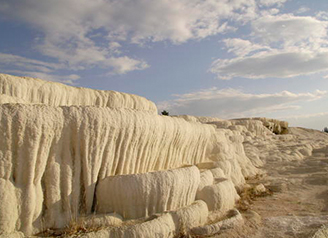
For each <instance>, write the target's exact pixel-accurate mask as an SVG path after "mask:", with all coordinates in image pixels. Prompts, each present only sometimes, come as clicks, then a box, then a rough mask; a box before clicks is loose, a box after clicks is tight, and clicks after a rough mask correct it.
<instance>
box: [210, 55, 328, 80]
mask: <svg viewBox="0 0 328 238" xmlns="http://www.w3.org/2000/svg"><path fill="white" fill-rule="evenodd" d="M327 70H328V51H327V52H322V53H317V52H311V51H304V52H302V51H290V52H288V51H286V52H284V51H272V52H261V53H258V54H255V55H252V56H249V57H238V58H233V59H226V60H221V59H218V60H216V61H214V62H213V64H212V66H211V69H210V71H211V72H212V73H215V74H217V75H218V77H219V78H221V79H231V78H234V77H245V78H253V79H256V78H271V77H274V78H289V77H294V76H298V75H304V74H311V73H317V72H322V71H327Z"/></svg>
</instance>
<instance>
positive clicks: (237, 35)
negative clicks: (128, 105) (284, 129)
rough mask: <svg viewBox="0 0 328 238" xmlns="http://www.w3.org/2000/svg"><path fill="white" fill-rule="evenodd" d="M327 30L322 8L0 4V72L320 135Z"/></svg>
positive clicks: (296, 2)
mask: <svg viewBox="0 0 328 238" xmlns="http://www.w3.org/2000/svg"><path fill="white" fill-rule="evenodd" d="M327 29H328V2H327V1H326V0H316V1H309V0H308V1H305V0H303V1H301V0H156V1H154V0H93V1H90V0H47V1H45V0H0V30H1V32H2V34H1V37H0V72H2V73H8V74H13V75H21V76H31V77H38V78H42V79H46V80H51V81H57V82H62V83H66V84H70V85H74V86H78V87H88V88H94V89H101V90H116V91H121V92H127V93H133V94H137V95H141V96H144V97H146V98H148V99H150V100H152V101H154V102H155V103H156V104H157V105H158V108H159V110H160V111H161V110H164V109H165V110H168V111H169V112H170V113H171V114H189V115H202V116H216V117H220V118H237V117H257V116H266V117H273V118H278V119H284V120H287V121H289V122H290V124H291V125H292V126H303V127H308V128H315V129H320V130H322V129H323V128H324V127H325V126H328V110H327V108H328V106H327V105H328V36H327Z"/></svg>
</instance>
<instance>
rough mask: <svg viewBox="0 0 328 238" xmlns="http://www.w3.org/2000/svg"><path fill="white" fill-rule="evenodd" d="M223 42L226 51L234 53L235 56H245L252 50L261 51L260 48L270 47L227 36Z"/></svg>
mask: <svg viewBox="0 0 328 238" xmlns="http://www.w3.org/2000/svg"><path fill="white" fill-rule="evenodd" d="M223 42H224V43H225V45H226V47H227V51H228V52H232V53H234V54H235V55H236V56H246V55H249V54H250V53H252V52H254V51H262V50H268V49H270V48H269V47H267V46H262V45H259V44H253V43H252V42H250V41H248V40H243V39H239V38H228V39H224V40H223Z"/></svg>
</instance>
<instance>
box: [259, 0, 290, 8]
mask: <svg viewBox="0 0 328 238" xmlns="http://www.w3.org/2000/svg"><path fill="white" fill-rule="evenodd" d="M286 1H287V0H259V2H260V5H262V6H266V7H270V6H274V5H277V6H278V7H281V6H282V5H283V4H284V3H285V2H286Z"/></svg>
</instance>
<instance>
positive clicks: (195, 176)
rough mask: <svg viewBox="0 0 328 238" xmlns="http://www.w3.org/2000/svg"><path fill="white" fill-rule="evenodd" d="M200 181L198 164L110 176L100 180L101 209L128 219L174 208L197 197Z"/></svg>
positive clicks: (99, 198)
mask: <svg viewBox="0 0 328 238" xmlns="http://www.w3.org/2000/svg"><path fill="white" fill-rule="evenodd" d="M199 182H200V173H199V170H198V168H197V167H196V166H191V167H185V168H179V169H173V170H165V171H158V172H150V173H144V174H131V175H119V176H111V177H107V178H105V179H103V180H101V181H99V183H98V187H97V193H96V196H97V211H98V212H100V213H108V212H116V213H119V214H121V215H122V216H123V217H124V218H126V219H135V218H141V217H148V216H150V215H153V214H156V213H163V212H165V211H174V210H177V209H179V208H182V207H185V206H188V205H190V204H191V203H193V202H194V201H195V197H196V192H197V188H198V185H199Z"/></svg>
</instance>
